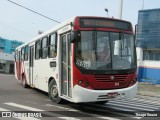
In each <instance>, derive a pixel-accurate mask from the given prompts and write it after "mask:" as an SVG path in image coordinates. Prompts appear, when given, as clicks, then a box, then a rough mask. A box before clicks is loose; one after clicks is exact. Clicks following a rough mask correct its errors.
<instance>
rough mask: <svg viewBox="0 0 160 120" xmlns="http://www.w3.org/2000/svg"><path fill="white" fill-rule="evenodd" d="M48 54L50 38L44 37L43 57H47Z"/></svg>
mask: <svg viewBox="0 0 160 120" xmlns="http://www.w3.org/2000/svg"><path fill="white" fill-rule="evenodd" d="M47 55H48V38H47V37H45V38H43V39H42V59H45V58H47Z"/></svg>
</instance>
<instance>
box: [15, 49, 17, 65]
mask: <svg viewBox="0 0 160 120" xmlns="http://www.w3.org/2000/svg"><path fill="white" fill-rule="evenodd" d="M15 55H16V56H15V61H16V62H18V50H17V51H16V54H15Z"/></svg>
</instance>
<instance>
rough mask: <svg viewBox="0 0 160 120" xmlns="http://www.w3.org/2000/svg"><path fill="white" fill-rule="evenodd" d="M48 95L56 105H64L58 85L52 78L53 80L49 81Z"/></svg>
mask: <svg viewBox="0 0 160 120" xmlns="http://www.w3.org/2000/svg"><path fill="white" fill-rule="evenodd" d="M48 84H49V85H48V95H49V98H50V99H51V100H52V101H53V102H54V103H57V104H59V103H62V101H63V99H62V98H60V97H59V94H58V88H57V83H56V81H55V79H54V78H52V79H51V80H50V79H49V83H48Z"/></svg>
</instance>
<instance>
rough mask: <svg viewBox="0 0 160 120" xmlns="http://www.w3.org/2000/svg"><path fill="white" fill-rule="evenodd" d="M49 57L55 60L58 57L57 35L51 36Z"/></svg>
mask: <svg viewBox="0 0 160 120" xmlns="http://www.w3.org/2000/svg"><path fill="white" fill-rule="evenodd" d="M48 54H49V55H48V56H49V57H50V58H54V57H56V56H57V34H56V33H54V34H51V35H50V36H49V52H48Z"/></svg>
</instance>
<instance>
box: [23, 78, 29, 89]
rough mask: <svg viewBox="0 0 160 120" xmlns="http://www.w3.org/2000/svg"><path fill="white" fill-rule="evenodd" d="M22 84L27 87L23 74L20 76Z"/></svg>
mask: <svg viewBox="0 0 160 120" xmlns="http://www.w3.org/2000/svg"><path fill="white" fill-rule="evenodd" d="M22 86H23V87H24V88H27V87H28V85H27V84H26V79H25V77H24V76H22Z"/></svg>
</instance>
